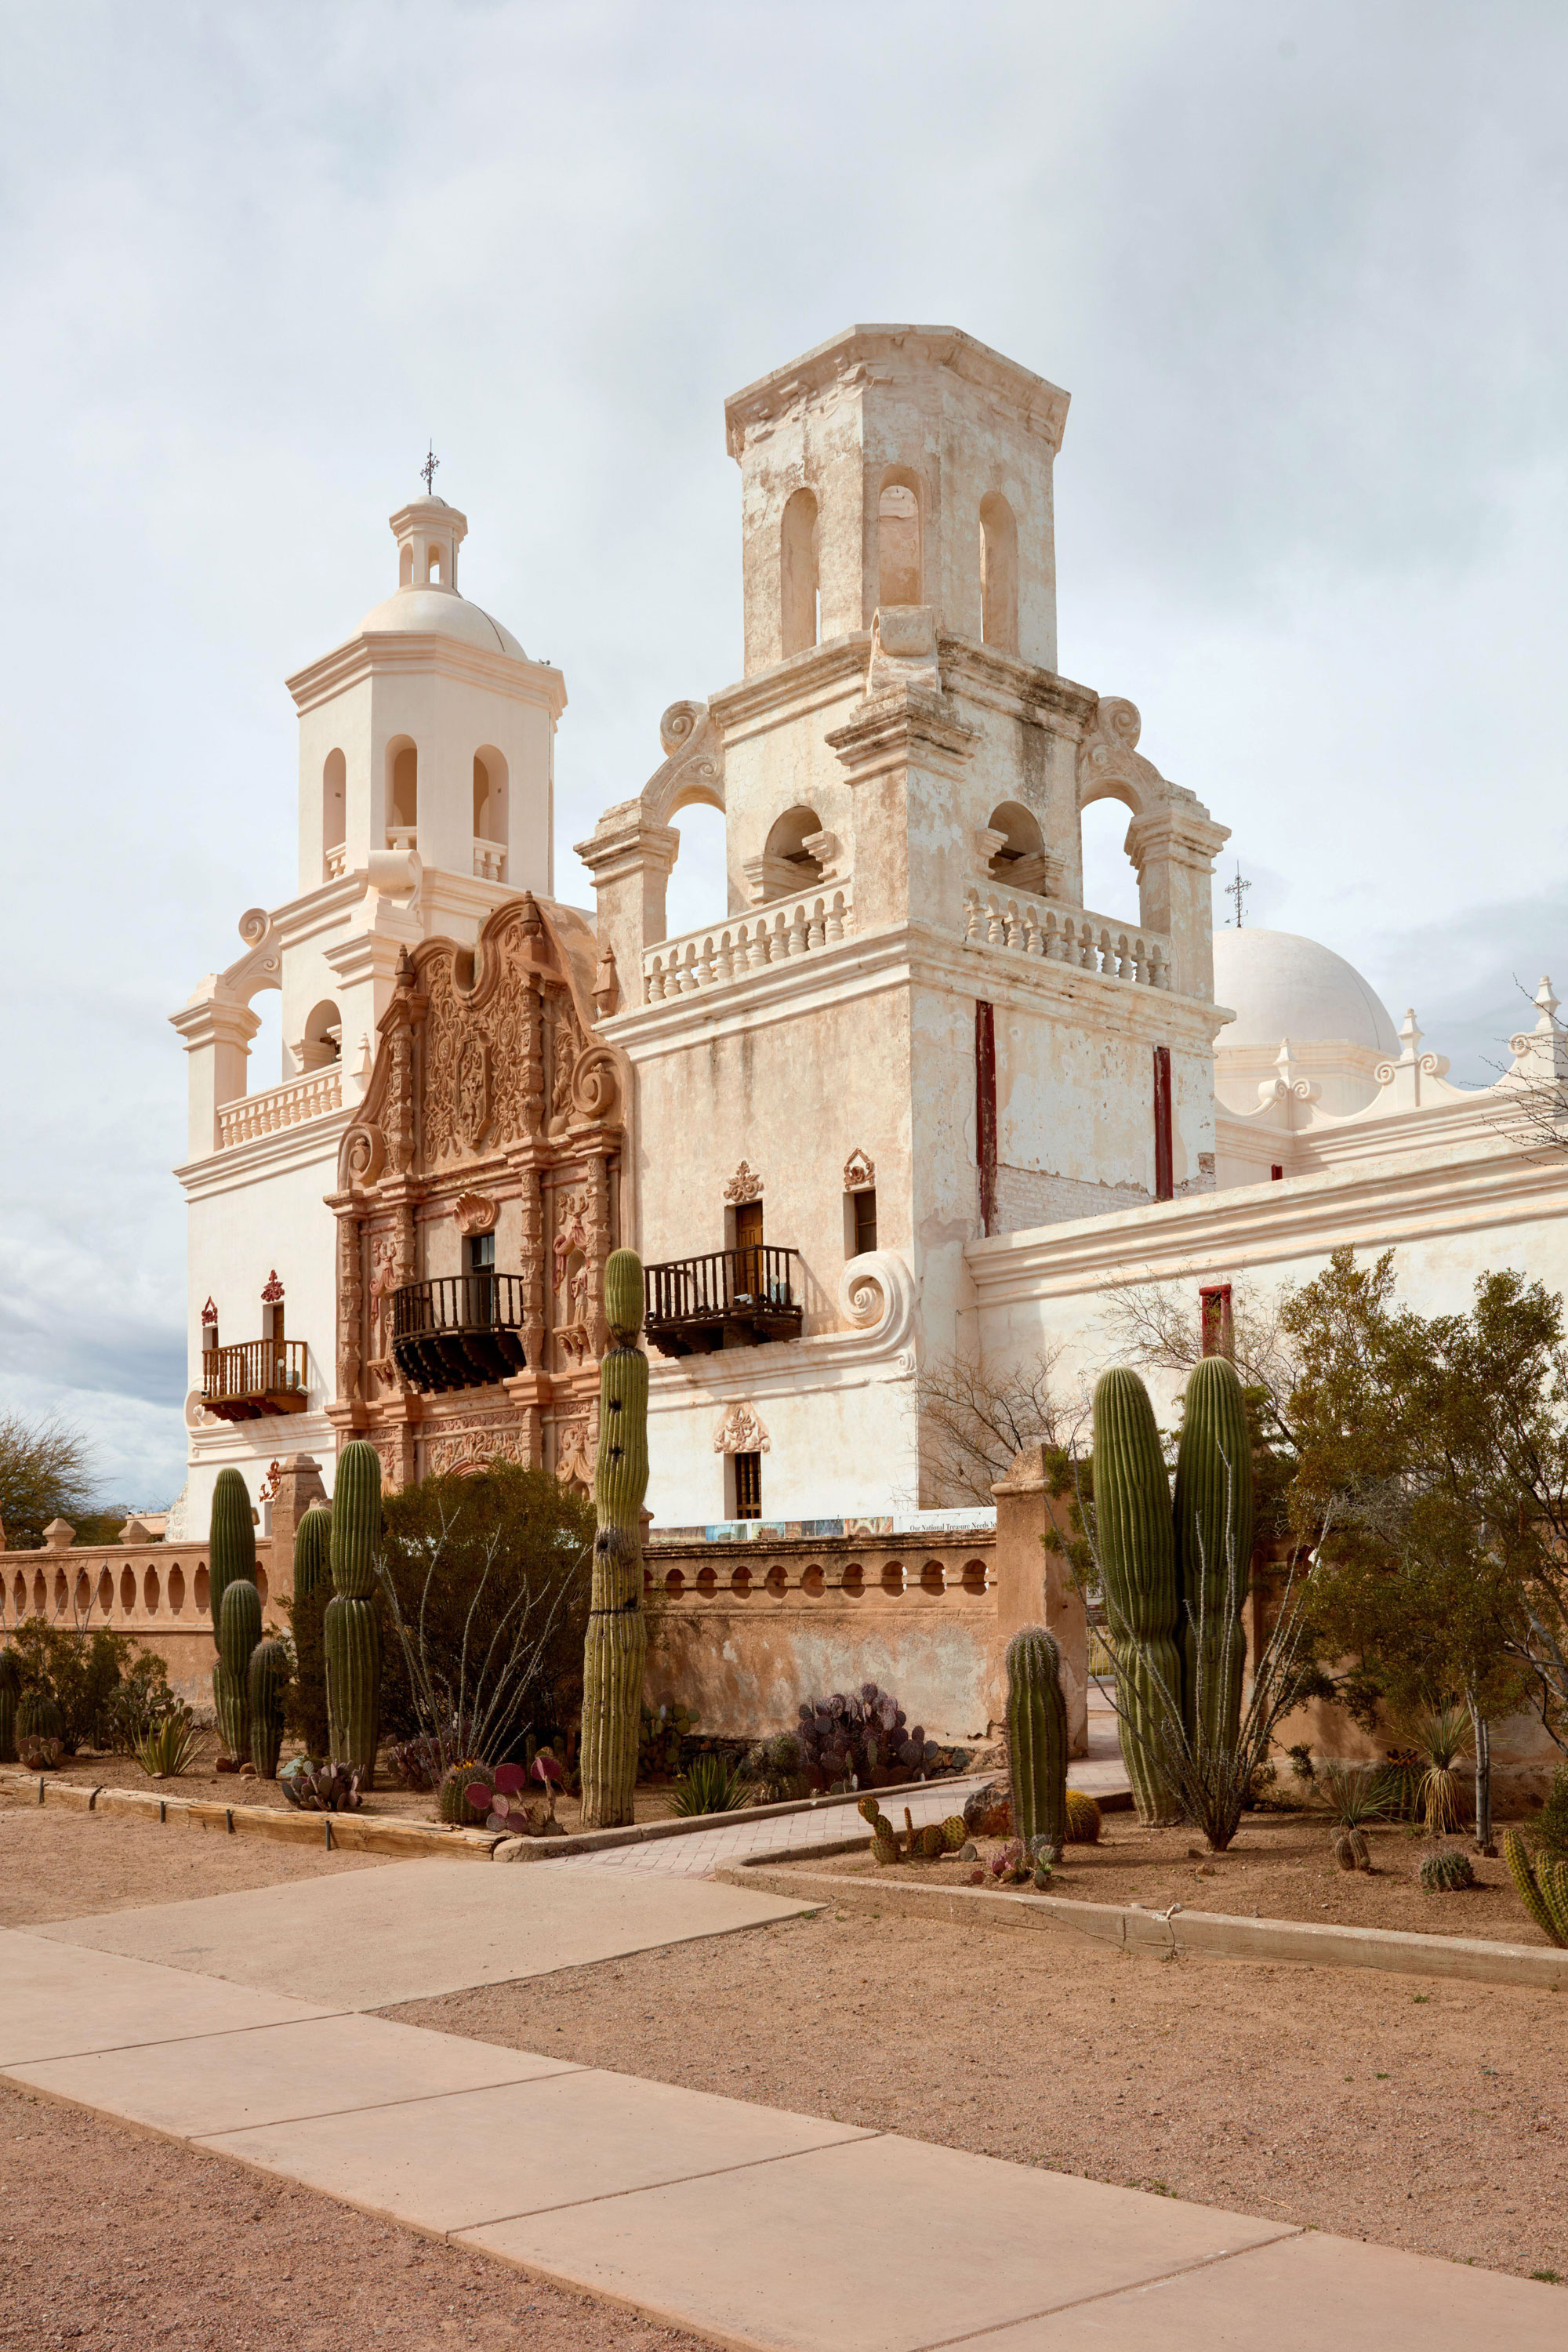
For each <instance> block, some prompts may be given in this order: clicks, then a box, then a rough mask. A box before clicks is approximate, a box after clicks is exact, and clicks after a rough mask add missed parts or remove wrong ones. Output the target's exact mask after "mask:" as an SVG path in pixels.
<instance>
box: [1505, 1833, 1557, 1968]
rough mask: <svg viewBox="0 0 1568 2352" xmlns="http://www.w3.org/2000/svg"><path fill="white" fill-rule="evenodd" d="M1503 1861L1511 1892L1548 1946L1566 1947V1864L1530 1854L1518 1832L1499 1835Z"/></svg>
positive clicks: (1540, 1854) (1548, 1856) (1545, 1856)
mask: <svg viewBox="0 0 1568 2352" xmlns="http://www.w3.org/2000/svg"><path fill="white" fill-rule="evenodd" d="M1502 1852H1503V1860H1504V1861H1505V1862H1506V1863H1507V1864H1508V1874H1509V1876H1510V1878H1511V1879H1512V1881H1513V1885H1514V1892H1515V1893H1516V1894H1517V1895H1518V1896H1519V1899H1520V1901H1521V1903H1522V1904H1523V1906H1524V1907H1525V1909H1526V1910H1527V1911H1528V1912H1529V1914H1530V1916H1531V1918H1532V1919H1533V1920H1534V1922H1535V1924H1536V1926H1537V1927H1539V1928H1540V1930H1541V1932H1542V1935H1543V1936H1544V1937H1546V1938H1547V1940H1548V1941H1549V1942H1550V1943H1553V1944H1556V1945H1557V1946H1558V1947H1559V1948H1562V1947H1563V1946H1568V1862H1554V1861H1553V1860H1552V1856H1551V1855H1550V1854H1545V1853H1531V1850H1530V1847H1529V1846H1528V1845H1527V1844H1526V1843H1525V1841H1524V1839H1523V1838H1522V1837H1521V1835H1520V1833H1519V1832H1518V1831H1517V1830H1504V1832H1503V1833H1502Z"/></svg>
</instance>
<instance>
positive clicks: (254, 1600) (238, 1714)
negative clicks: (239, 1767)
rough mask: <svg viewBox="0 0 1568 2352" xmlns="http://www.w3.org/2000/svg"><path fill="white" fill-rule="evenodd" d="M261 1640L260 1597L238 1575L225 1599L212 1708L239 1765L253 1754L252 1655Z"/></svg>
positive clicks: (227, 1748) (226, 1749)
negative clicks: (251, 1738)
mask: <svg viewBox="0 0 1568 2352" xmlns="http://www.w3.org/2000/svg"><path fill="white" fill-rule="evenodd" d="M260 1639H261V1595H260V1593H259V1592H258V1591H257V1589H256V1587H255V1585H254V1584H247V1582H246V1580H245V1578H244V1577H243V1576H237V1577H236V1578H235V1580H234V1582H233V1583H232V1584H231V1585H230V1586H229V1588H228V1590H227V1591H226V1593H225V1594H224V1596H223V1607H222V1609H221V1611H220V1612H219V1622H218V1629H217V1664H216V1666H215V1667H214V1669H213V1706H214V1708H215V1709H216V1714H217V1727H218V1733H219V1736H220V1738H222V1740H223V1745H224V1753H225V1754H226V1755H227V1756H232V1757H233V1759H234V1760H235V1762H236V1763H237V1764H239V1763H243V1762H244V1760H245V1759H246V1757H247V1755H248V1754H249V1753H250V1654H251V1652H252V1650H254V1649H255V1647H256V1645H257V1643H258V1642H259V1641H260Z"/></svg>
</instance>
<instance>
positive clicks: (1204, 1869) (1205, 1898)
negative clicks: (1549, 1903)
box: [802, 1811, 1548, 1944]
mask: <svg viewBox="0 0 1568 2352" xmlns="http://www.w3.org/2000/svg"><path fill="white" fill-rule="evenodd" d="M892 1818H893V1820H894V1821H895V1822H901V1816H900V1814H899V1813H898V1812H897V1811H894V1813H893V1815H892ZM1002 1843H1003V1842H1002V1841H1001V1840H1000V1839H996V1838H983V1839H981V1840H980V1841H979V1845H980V1853H981V1856H982V1859H983V1860H984V1859H985V1858H987V1857H989V1856H990V1855H992V1854H994V1853H998V1852H999V1851H1000V1850H1001V1845H1002ZM1367 1843H1368V1845H1369V1847H1370V1848H1371V1852H1372V1862H1373V1874H1372V1875H1371V1876H1370V1877H1369V1876H1368V1875H1367V1874H1366V1873H1365V1872H1364V1871H1360V1870H1357V1871H1343V1870H1341V1869H1340V1868H1339V1866H1338V1864H1336V1863H1334V1862H1333V1861H1331V1858H1330V1854H1329V1831H1328V1828H1327V1825H1326V1823H1325V1822H1324V1820H1323V1816H1322V1815H1321V1813H1249V1814H1248V1815H1247V1819H1246V1820H1245V1822H1243V1824H1242V1828H1241V1832H1240V1834H1239V1836H1238V1837H1237V1840H1236V1843H1235V1844H1234V1845H1232V1846H1231V1847H1230V1848H1229V1850H1228V1852H1226V1853H1209V1851H1208V1849H1207V1847H1206V1846H1205V1845H1204V1844H1203V1843H1202V1841H1201V1840H1196V1841H1194V1832H1192V1831H1191V1830H1190V1829H1186V1828H1183V1829H1174V1830H1145V1829H1141V1828H1140V1827H1139V1825H1138V1822H1137V1821H1136V1819H1135V1818H1134V1816H1133V1815H1132V1814H1131V1813H1109V1814H1107V1815H1106V1817H1105V1822H1104V1826H1103V1828H1102V1829H1101V1832H1100V1843H1099V1844H1098V1845H1069V1846H1068V1850H1067V1853H1066V1854H1065V1855H1064V1857H1063V1859H1062V1862H1061V1864H1060V1865H1059V1866H1058V1870H1057V1871H1056V1874H1055V1875H1054V1876H1053V1878H1052V1881H1051V1890H1050V1891H1051V1893H1052V1894H1053V1895H1066V1896H1068V1899H1069V1900H1076V1901H1079V1902H1081V1903H1142V1904H1143V1905H1144V1906H1146V1907H1147V1908H1148V1909H1149V1910H1151V1911H1164V1910H1167V1909H1168V1908H1169V1907H1170V1906H1171V1905H1172V1904H1173V1903H1180V1904H1183V1905H1184V1906H1185V1907H1186V1908H1187V1909H1188V1910H1189V1911H1222V1912H1226V1913H1229V1914H1232V1915H1233V1916H1234V1915H1236V1914H1242V1915H1245V1916H1252V1915H1253V1914H1255V1913H1256V1914H1258V1916H1261V1917H1262V1918H1265V1919H1305V1920H1310V1921H1311V1922H1312V1923H1313V1924H1314V1925H1316V1926H1331V1927H1398V1928H1403V1929H1406V1930H1409V1931H1411V1932H1413V1933H1415V1934H1416V1935H1421V1936H1476V1937H1481V1938H1482V1939H1483V1940H1489V1941H1494V1942H1500V1943H1505V1944H1544V1943H1545V1942H1546V1941H1547V1940H1548V1939H1547V1937H1544V1936H1543V1935H1542V1932H1541V1930H1540V1928H1539V1927H1536V1926H1535V1924H1534V1922H1533V1921H1532V1920H1531V1917H1530V1916H1529V1914H1528V1913H1527V1912H1526V1910H1525V1908H1524V1906H1523V1905H1522V1904H1521V1902H1520V1899H1519V1897H1518V1895H1516V1894H1515V1893H1514V1891H1513V1883H1512V1881H1511V1880H1510V1877H1509V1874H1508V1864H1506V1863H1505V1862H1504V1861H1502V1859H1501V1857H1499V1858H1498V1859H1497V1860H1496V1861H1495V1862H1489V1861H1488V1859H1487V1857H1486V1856H1485V1855H1484V1854H1479V1853H1477V1852H1476V1851H1475V1847H1474V1843H1473V1842H1472V1841H1471V1840H1469V1839H1468V1838H1450V1839H1447V1840H1446V1841H1445V1843H1447V1844H1448V1845H1451V1846H1453V1847H1456V1848H1457V1849H1458V1851H1459V1852H1461V1853H1467V1854H1468V1856H1469V1859H1470V1863H1471V1865H1472V1867H1473V1868H1474V1870H1475V1874H1476V1880H1477V1884H1476V1885H1474V1886H1472V1887H1465V1888H1463V1889H1460V1890H1458V1891H1457V1892H1456V1893H1454V1894H1451V1895H1434V1894H1428V1893H1427V1891H1426V1888H1425V1887H1424V1886H1422V1885H1420V1883H1419V1882H1418V1880H1417V1879H1416V1877H1415V1866H1416V1864H1417V1863H1418V1862H1419V1861H1420V1858H1421V1856H1422V1855H1423V1854H1425V1853H1430V1852H1431V1851H1432V1849H1431V1847H1430V1845H1429V1844H1428V1843H1427V1842H1426V1839H1425V1838H1412V1837H1410V1836H1408V1835H1407V1834H1406V1833H1405V1830H1404V1829H1403V1828H1402V1827H1400V1826H1398V1825H1397V1824H1395V1825H1394V1826H1392V1827H1389V1828H1380V1829H1376V1828H1374V1829H1372V1830H1370V1831H1369V1832H1367ZM804 1859H805V1857H804V1856H803V1857H802V1860H803V1862H804ZM815 1867H816V1868H818V1869H821V1870H826V1871H832V1872H834V1873H835V1874H840V1875H844V1876H847V1877H856V1878H858V1877H867V1876H869V1877H873V1878H883V1877H889V1876H890V1877H896V1878H897V1879H898V1880H900V1883H911V1884H914V1885H921V1886H928V1885H950V1886H964V1885H967V1884H968V1883H969V1878H970V1874H971V1873H972V1871H973V1869H974V1867H975V1865H974V1864H973V1863H968V1862H963V1863H961V1862H960V1861H959V1860H958V1859H957V1857H956V1856H952V1857H951V1858H950V1859H948V1860H945V1861H942V1862H934V1863H932V1862H916V1863H900V1864H898V1865H897V1867H896V1869H892V1870H889V1871H884V1870H882V1869H880V1868H879V1866H878V1864H876V1863H874V1862H873V1861H872V1860H871V1859H870V1857H869V1855H868V1854H866V1853H854V1854H840V1855H835V1856H833V1857H832V1858H831V1859H829V1860H827V1861H825V1862H822V1863H819V1864H816V1865H815Z"/></svg>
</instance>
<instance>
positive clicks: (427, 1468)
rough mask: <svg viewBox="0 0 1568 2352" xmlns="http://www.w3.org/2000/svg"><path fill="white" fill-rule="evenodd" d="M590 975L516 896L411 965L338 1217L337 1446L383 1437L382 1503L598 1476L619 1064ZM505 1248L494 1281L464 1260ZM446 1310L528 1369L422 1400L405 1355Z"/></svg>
mask: <svg viewBox="0 0 1568 2352" xmlns="http://www.w3.org/2000/svg"><path fill="white" fill-rule="evenodd" d="M596 961H597V950H596V944H595V939H594V936H593V933H592V931H591V930H590V929H588V927H587V925H586V924H585V923H584V921H583V919H582V918H581V917H580V916H579V915H577V914H575V913H574V911H573V910H572V909H571V908H565V907H559V906H554V905H552V904H550V903H549V902H542V901H540V900H538V899H536V898H532V897H531V896H524V897H522V898H518V899H514V900H511V901H509V902H508V904H506V905H505V906H503V907H500V908H497V910H496V911H495V913H493V914H492V915H491V916H489V919H487V920H486V922H485V924H484V927H483V929H481V931H480V933H479V940H478V942H477V943H476V945H475V946H474V947H473V948H472V949H471V950H469V949H464V948H461V947H459V946H458V945H457V944H456V943H455V942H454V941H453V940H445V939H433V940H426V941H425V942H423V943H422V944H421V945H420V946H418V947H416V948H415V949H414V950H413V951H412V953H411V954H405V956H404V957H403V960H402V962H401V964H400V966H399V970H398V975H397V985H396V988H395V992H394V994H393V999H392V1002H391V1003H390V1005H389V1006H388V1008H387V1010H386V1013H384V1016H383V1018H382V1020H381V1022H380V1024H379V1032H380V1044H379V1046H378V1049H377V1052H376V1055H375V1062H374V1069H373V1072H372V1075H371V1079H370V1084H369V1086H368V1087H367V1088H366V1091H365V1096H364V1100H363V1104H362V1106H361V1108H360V1109H359V1111H358V1113H357V1114H356V1116H355V1117H354V1118H353V1121H352V1122H351V1124H350V1126H349V1127H348V1129H347V1130H346V1131H345V1133H344V1136H343V1139H342V1150H341V1152H340V1156H339V1162H338V1188H337V1191H336V1192H334V1193H333V1195H332V1196H331V1202H330V1205H331V1208H332V1209H333V1211H334V1212H335V1213H336V1216H337V1218H338V1284H337V1317H338V1326H337V1395H336V1398H335V1401H334V1402H333V1403H332V1405H331V1408H330V1412H331V1419H332V1421H333V1423H335V1424H336V1426H337V1428H338V1430H339V1433H340V1435H341V1436H344V1437H346V1436H348V1435H351V1434H353V1435H359V1436H363V1437H367V1438H369V1439H370V1441H371V1443H372V1444H374V1446H375V1447H376V1449H377V1451H378V1452H379V1454H381V1457H382V1463H383V1467H384V1472H385V1475H386V1477H387V1479H388V1482H389V1484H392V1485H395V1486H401V1485H404V1484H405V1483H406V1482H407V1481H408V1480H409V1479H411V1478H415V1477H420V1476H426V1475H430V1474H432V1473H435V1472H440V1471H445V1470H453V1469H467V1468H479V1467H480V1466H482V1465H483V1464H484V1463H485V1462H487V1461H489V1460H490V1459H492V1458H494V1457H495V1456H497V1455H499V1456H500V1457H501V1458H503V1459H505V1460H508V1461H514V1462H521V1463H525V1464H529V1465H533V1466H536V1467H549V1468H552V1469H554V1470H555V1471H556V1472H557V1473H558V1475H561V1476H563V1477H565V1478H568V1479H571V1480H573V1481H574V1482H579V1483H583V1484H586V1483H587V1481H588V1479H589V1477H590V1476H591V1474H592V1461H593V1448H592V1441H591V1424H592V1417H593V1407H594V1403H595V1399H596V1398H597V1394H598V1377H599V1375H598V1358H599V1354H600V1350H601V1349H602V1348H603V1346H604V1343H605V1322H604V1288H605V1259H606V1257H607V1256H608V1255H609V1253H610V1251H611V1250H612V1249H613V1248H614V1247H615V1246H616V1241H617V1239H618V1236H619V1234H620V1232H621V1230H622V1203H621V1184H622V1169H623V1163H624V1159H625V1141H626V1139H625V1135H624V1131H623V1124H622V1122H623V1118H624V1103H625V1100H626V1087H625V1083H624V1075H623V1069H622V1066H621V1063H620V1060H619V1057H618V1056H617V1055H616V1053H615V1052H614V1051H613V1050H612V1049H611V1048H610V1047H608V1046H606V1045H603V1044H601V1043H600V1042H598V1040H597V1039H596V1038H595V1033H594V1020H593V1011H594V1001H593V991H594V983H595V965H596ZM491 1234H493V1236H494V1244H493V1247H494V1255H493V1276H494V1279H493V1280H492V1278H491V1269H490V1261H489V1258H488V1256H487V1257H486V1258H485V1259H484V1260H483V1261H479V1260H477V1259H474V1258H471V1257H469V1256H468V1255H465V1253H466V1252H468V1251H470V1250H472V1249H474V1248H475V1247H476V1246H477V1245H478V1244H479V1237H481V1236H487V1235H491ZM484 1246H485V1247H486V1248H487V1249H488V1246H489V1244H484ZM480 1263H482V1264H483V1265H484V1269H485V1270H484V1272H483V1273H482V1274H480V1275H478V1276H476V1274H475V1273H474V1271H473V1269H474V1267H475V1265H479V1264H480ZM476 1281H478V1282H479V1283H482V1284H484V1285H485V1286H486V1287H485V1288H484V1289H483V1290H482V1292H479V1293H476V1292H474V1291H473V1290H472V1288H471V1286H472V1285H473V1284H474V1283H475V1282H476ZM465 1285H468V1286H470V1287H468V1288H465ZM443 1297H446V1298H447V1299H450V1298H452V1297H456V1298H457V1299H458V1301H459V1302H461V1301H463V1300H465V1299H467V1301H468V1304H467V1306H466V1307H465V1306H462V1305H459V1308H458V1314H459V1316H460V1315H461V1314H464V1313H467V1314H468V1315H470V1316H472V1315H474V1314H475V1313H476V1312H478V1313H479V1315H481V1317H482V1316H484V1315H491V1316H494V1317H495V1318H497V1319H500V1318H504V1319H506V1320H507V1321H508V1322H509V1323H510V1324H511V1325H512V1326H513V1327H514V1328H516V1330H517V1332H518V1336H519V1337H520V1338H521V1344H522V1350H523V1355H524V1358H525V1363H524V1369H523V1370H521V1371H518V1372H515V1373H513V1374H511V1375H510V1377H508V1378H504V1379H494V1380H492V1381H489V1383H488V1384H477V1385H471V1386H458V1387H456V1388H447V1389H446V1390H444V1391H439V1392H437V1393H434V1394H432V1393H428V1392H426V1391H422V1390H420V1389H419V1388H417V1387H416V1386H414V1385H412V1384H411V1381H410V1379H409V1377H408V1376H407V1374H406V1373H405V1370H404V1369H403V1368H402V1367H401V1366H400V1363H399V1361H398V1357H397V1354H396V1352H395V1344H394V1343H395V1338H396V1336H397V1334H398V1333H399V1331H400V1330H402V1329H405V1328H407V1326H408V1323H409V1319H410V1318H411V1317H414V1316H416V1315H417V1314H426V1315H429V1314H431V1313H436V1314H439V1313H440V1312H441V1311H443V1310H442V1308H441V1306H440V1301H441V1300H442V1298H443ZM475 1297H479V1298H480V1300H481V1302H482V1303H481V1306H480V1307H479V1309H476V1308H475V1307H474V1304H473V1301H474V1298H475ZM431 1299H435V1300H436V1302H437V1305H436V1307H430V1306H429V1305H428V1303H427V1302H428V1301H429V1300H431ZM400 1301H401V1302H402V1305H401V1307H400ZM497 1302H499V1304H498V1303H497ZM400 1313H401V1316H402V1318H403V1320H402V1322H401V1323H400V1321H399V1316H400Z"/></svg>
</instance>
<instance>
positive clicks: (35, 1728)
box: [16, 1689, 66, 1772]
mask: <svg viewBox="0 0 1568 2352" xmlns="http://www.w3.org/2000/svg"><path fill="white" fill-rule="evenodd" d="M65 1736H66V1719H65V1717H64V1716H63V1715H62V1714H61V1713H60V1706H59V1701H58V1699H57V1698H56V1697H55V1696H53V1694H52V1693H51V1692H49V1691H45V1690H37V1689H34V1690H25V1691H24V1692H23V1693H22V1695H21V1696H20V1697H19V1698H18V1699H17V1701H16V1748H17V1752H18V1754H19V1755H20V1757H21V1759H22V1761H23V1763H24V1764H25V1765H26V1767H27V1769H28V1771H29V1772H40V1771H47V1772H52V1771H53V1769H54V1768H55V1766H56V1765H57V1764H58V1762H59V1760H60V1749H61V1748H63V1747H64V1745H65Z"/></svg>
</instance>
